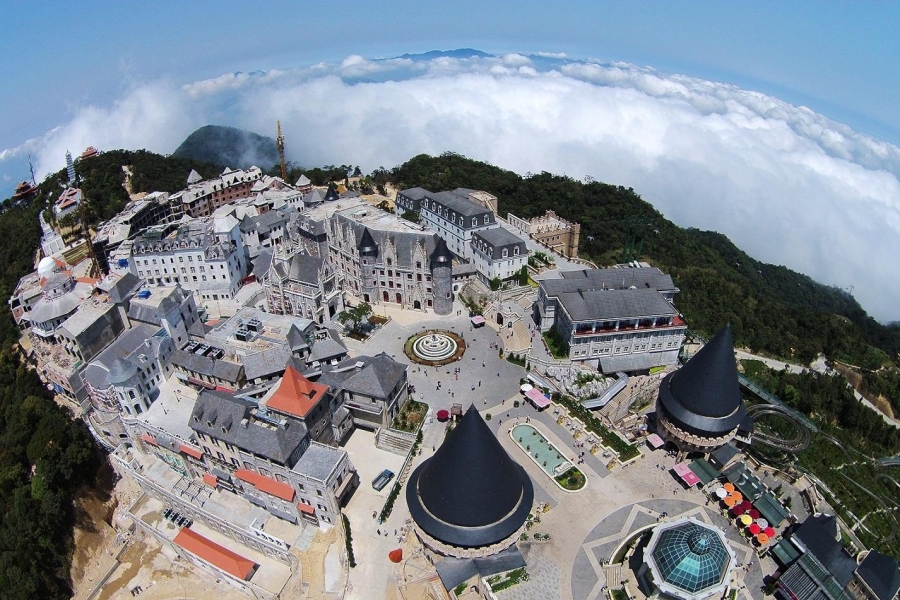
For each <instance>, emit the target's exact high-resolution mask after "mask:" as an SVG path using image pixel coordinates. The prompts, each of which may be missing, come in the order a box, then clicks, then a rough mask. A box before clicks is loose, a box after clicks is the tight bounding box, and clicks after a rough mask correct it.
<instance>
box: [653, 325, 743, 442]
mask: <svg viewBox="0 0 900 600" xmlns="http://www.w3.org/2000/svg"><path fill="white" fill-rule="evenodd" d="M659 398H660V401H661V402H662V404H663V408H665V410H666V412H667V413H668V414H669V417H670V418H671V419H672V420H673V421H675V422H676V423H677V424H680V425H681V426H682V427H684V428H685V429H686V430H687V431H689V432H690V433H695V434H698V435H703V434H721V433H725V432H727V431H730V430H732V429H734V428H735V427H737V426H738V424H739V423H740V422H741V419H743V418H744V414H745V412H744V402H743V399H742V398H741V391H740V387H739V386H738V378H737V367H736V366H735V362H734V343H733V341H732V336H731V326H730V325H726V326H725V327H723V328H722V329H721V330H720V331H719V333H717V334H716V335H715V336H714V337H713V338H712V339H711V340H710V341H709V342H708V343H707V344H706V345H705V346H703V348H701V349H700V351H699V352H697V354H695V355H694V356H693V358H691V359H690V360H689V361H688V362H687V364H685V365H684V366H683V367H682V368H681V369H679V370H678V371H675V372H674V373H672V374H670V375H668V376H666V378H665V379H664V380H663V383H662V385H661V386H660V393H659Z"/></svg>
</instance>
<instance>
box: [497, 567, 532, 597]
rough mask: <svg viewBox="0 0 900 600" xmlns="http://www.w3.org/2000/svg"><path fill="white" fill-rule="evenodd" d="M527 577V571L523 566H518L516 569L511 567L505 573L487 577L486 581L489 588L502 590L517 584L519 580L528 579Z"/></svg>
mask: <svg viewBox="0 0 900 600" xmlns="http://www.w3.org/2000/svg"><path fill="white" fill-rule="evenodd" d="M528 579H529V576H528V571H526V570H525V567H520V568H518V569H513V570H512V571H510V572H509V573H506V574H505V575H494V576H493V577H488V580H487V582H488V583H489V584H490V586H491V590H493V591H494V592H502V591H503V590H505V589H507V588H511V587H512V586H514V585H517V584H518V583H519V582H522V581H528Z"/></svg>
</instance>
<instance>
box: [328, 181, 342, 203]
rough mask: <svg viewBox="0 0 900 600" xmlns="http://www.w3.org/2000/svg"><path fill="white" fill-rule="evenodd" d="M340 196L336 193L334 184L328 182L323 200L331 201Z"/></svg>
mask: <svg viewBox="0 0 900 600" xmlns="http://www.w3.org/2000/svg"><path fill="white" fill-rule="evenodd" d="M339 199H340V196H339V195H338V193H337V190H335V189H334V184H333V183H329V184H328V191H327V192H325V202H333V201H334V200H339Z"/></svg>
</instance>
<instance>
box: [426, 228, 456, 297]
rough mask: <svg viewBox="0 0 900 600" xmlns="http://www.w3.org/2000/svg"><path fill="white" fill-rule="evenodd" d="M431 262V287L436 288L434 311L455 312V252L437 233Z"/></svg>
mask: <svg viewBox="0 0 900 600" xmlns="http://www.w3.org/2000/svg"><path fill="white" fill-rule="evenodd" d="M434 237H435V244H434V252H432V253H431V256H430V257H429V259H430V262H431V287H432V289H433V290H434V292H433V294H434V312H435V313H436V314H439V315H449V314H450V313H451V312H453V253H452V252H450V249H449V248H448V247H447V242H445V241H444V240H443V238H441V237H439V236H438V235H436V234H435V236H434Z"/></svg>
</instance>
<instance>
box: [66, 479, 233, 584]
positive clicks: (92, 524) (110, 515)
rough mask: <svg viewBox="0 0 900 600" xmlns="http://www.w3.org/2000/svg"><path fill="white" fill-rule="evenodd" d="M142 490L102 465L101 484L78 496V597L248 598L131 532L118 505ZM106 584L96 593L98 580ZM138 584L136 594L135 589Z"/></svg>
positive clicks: (75, 559) (74, 578)
mask: <svg viewBox="0 0 900 600" xmlns="http://www.w3.org/2000/svg"><path fill="white" fill-rule="evenodd" d="M140 495H141V490H140V489H139V488H138V487H137V486H136V485H135V484H134V483H132V482H130V481H129V480H127V479H119V480H118V481H115V482H114V481H113V472H112V469H111V468H109V467H108V466H107V467H104V469H103V470H102V471H101V475H100V485H98V487H97V488H94V489H86V490H83V491H82V492H81V493H80V494H79V495H78V497H77V498H76V499H75V507H76V526H75V552H74V554H73V557H72V568H71V571H70V574H71V577H72V587H73V589H74V591H75V595H74V598H76V599H78V600H83V599H86V598H89V597H91V594H92V593H93V594H94V596H93V598H96V599H97V600H118V599H120V598H121V599H124V598H133V597H140V598H142V599H149V600H154V599H163V598H198V599H200V598H216V599H217V600H244V599H245V598H246V596H244V595H243V594H240V593H238V592H237V591H236V590H234V589H233V588H231V587H229V586H228V585H227V584H225V583H218V584H217V583H216V580H215V579H214V578H212V577H211V576H209V575H207V574H206V573H203V572H200V571H198V570H197V569H194V568H193V567H192V566H191V565H190V564H189V563H188V562H186V561H183V560H178V559H177V557H175V556H170V555H169V554H168V553H167V552H166V551H165V550H164V549H163V548H162V547H161V546H160V545H159V544H158V543H157V542H156V540H154V539H153V538H151V537H149V536H144V535H143V534H141V533H140V532H138V533H137V534H131V533H128V532H127V528H128V526H129V525H130V523H129V521H128V520H127V519H123V518H122V517H121V513H120V510H119V509H120V508H123V507H127V506H130V505H131V503H132V502H134V501H135V500H136V499H137V498H138V497H139V496H140ZM107 574H109V576H108V579H107V580H106V582H105V583H104V584H103V585H102V586H101V587H100V589H99V590H96V591H95V588H96V587H97V584H98V583H99V582H100V581H102V580H103V579H104V577H107ZM138 587H139V588H140V590H141V591H140V592H139V593H138V594H136V595H135V594H133V593H132V590H134V589H136V588H138Z"/></svg>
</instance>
